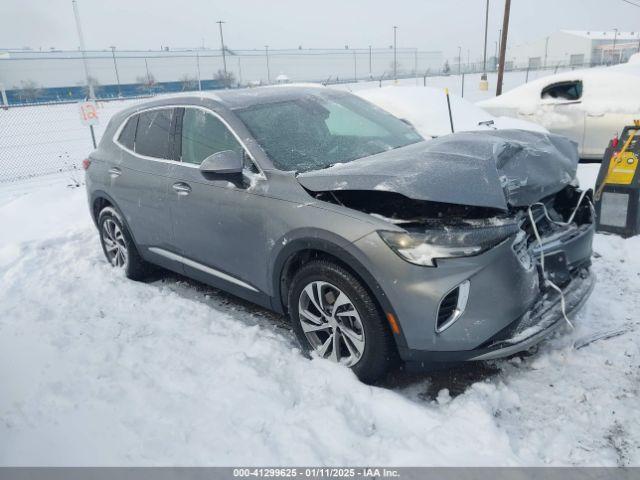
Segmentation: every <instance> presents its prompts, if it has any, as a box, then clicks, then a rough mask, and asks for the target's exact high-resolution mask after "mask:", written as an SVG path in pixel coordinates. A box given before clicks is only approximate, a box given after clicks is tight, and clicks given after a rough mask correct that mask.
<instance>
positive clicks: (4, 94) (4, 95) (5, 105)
mask: <svg viewBox="0 0 640 480" xmlns="http://www.w3.org/2000/svg"><path fill="white" fill-rule="evenodd" d="M0 94H2V108H3V109H4V110H7V109H8V108H9V100H7V91H6V90H5V89H4V84H3V83H0Z"/></svg>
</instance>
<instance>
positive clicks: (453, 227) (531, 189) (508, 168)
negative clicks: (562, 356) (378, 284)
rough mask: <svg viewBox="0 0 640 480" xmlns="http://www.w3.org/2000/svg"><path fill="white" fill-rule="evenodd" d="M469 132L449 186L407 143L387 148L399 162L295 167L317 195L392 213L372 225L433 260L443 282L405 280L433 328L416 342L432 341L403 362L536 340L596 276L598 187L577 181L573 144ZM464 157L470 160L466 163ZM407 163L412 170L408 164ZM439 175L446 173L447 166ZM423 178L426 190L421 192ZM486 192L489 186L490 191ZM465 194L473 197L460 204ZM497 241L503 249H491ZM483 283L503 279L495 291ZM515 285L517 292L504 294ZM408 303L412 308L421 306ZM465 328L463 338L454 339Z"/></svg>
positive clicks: (496, 352)
mask: <svg viewBox="0 0 640 480" xmlns="http://www.w3.org/2000/svg"><path fill="white" fill-rule="evenodd" d="M474 135H476V134H469V135H465V137H464V139H463V141H465V142H467V149H466V153H465V151H463V150H461V149H460V147H459V145H457V147H456V148H457V151H456V153H455V155H454V156H453V157H450V161H451V162H454V163H456V162H457V163H458V164H457V165H455V166H454V167H453V170H454V171H456V172H458V173H460V172H464V173H463V174H462V175H459V176H458V177H457V179H458V180H460V178H462V181H459V182H457V181H456V178H454V177H452V178H450V179H449V181H448V182H447V184H446V185H442V184H437V182H436V184H434V183H432V182H429V181H428V177H427V176H424V175H422V174H418V173H416V169H415V163H421V161H417V162H414V163H410V162H409V163H407V162H406V157H405V154H404V153H403V154H401V155H399V156H397V155H392V157H395V158H396V159H398V160H397V161H396V162H394V161H392V160H391V159H389V160H388V161H387V160H385V161H383V163H388V165H387V166H386V167H385V166H381V165H377V166H376V167H375V168H373V167H372V166H371V165H372V164H371V163H370V162H368V161H367V162H365V163H366V165H367V166H366V167H365V168H364V170H363V172H364V173H362V174H361V175H358V174H356V172H357V170H356V169H355V166H354V165H352V166H350V167H348V170H349V173H348V174H347V175H345V176H341V177H338V176H336V177H333V176H331V175H327V174H326V172H325V173H321V172H320V173H314V172H310V174H308V175H306V174H305V175H306V178H299V181H300V183H301V184H302V185H303V186H304V187H305V188H306V189H307V191H308V192H309V193H310V194H311V195H312V196H314V197H315V198H316V199H318V200H322V201H326V202H330V203H333V204H336V205H340V206H342V207H346V208H349V209H353V210H358V211H360V212H364V213H367V214H369V215H372V216H373V217H376V218H377V219H379V220H383V221H386V222H388V224H389V228H387V229H385V228H380V229H378V231H377V235H378V236H379V237H380V238H381V240H382V241H383V242H384V243H385V244H386V245H387V246H388V247H389V248H390V249H391V250H392V251H393V252H394V253H395V254H396V255H397V256H398V257H400V258H401V259H402V260H403V261H405V262H407V263H409V264H411V265H414V266H417V267H428V268H427V270H425V275H426V276H428V278H430V279H433V280H432V284H433V285H436V286H432V287H430V288H426V287H424V286H423V285H422V284H421V281H420V280H419V279H417V280H416V281H415V282H414V283H413V284H411V285H409V286H408V287H407V288H406V290H407V291H410V292H411V295H413V294H414V293H415V292H416V291H421V289H424V293H423V294H422V295H423V296H422V297H421V298H419V299H417V301H420V302H422V303H423V305H424V310H426V311H427V312H430V313H431V315H432V317H433V330H432V332H433V331H435V333H436V336H435V337H434V338H433V339H430V341H429V342H427V341H423V343H422V345H420V344H419V342H416V345H417V347H418V349H420V350H429V351H428V352H416V351H415V350H416V348H415V347H412V348H413V349H412V348H409V349H408V351H407V352H401V355H402V356H403V357H404V359H405V360H407V361H411V360H418V361H424V360H439V359H442V360H446V361H449V360H476V359H489V358H498V357H503V356H506V355H510V354H512V353H516V352H518V351H521V350H524V349H526V348H529V347H530V346H531V345H533V344H535V343H537V342H538V341H540V340H541V339H542V338H544V337H545V336H546V335H547V334H548V333H550V332H551V331H552V330H553V329H555V328H557V327H559V326H561V325H562V324H564V323H565V321H567V320H568V318H569V317H570V316H571V315H572V314H573V313H574V312H575V311H577V309H578V308H579V307H580V306H581V305H582V304H583V303H584V301H585V300H586V298H588V295H589V294H590V292H591V290H592V288H593V286H594V279H593V277H592V275H591V274H590V272H589V267H590V263H591V260H590V259H591V253H592V239H593V234H594V211H593V207H592V203H591V191H587V192H583V191H581V190H580V189H578V188H577V184H576V182H575V170H576V166H577V155H572V153H571V152H572V151H575V148H573V150H572V149H571V148H569V147H568V146H567V144H566V143H565V142H564V140H563V139H559V138H552V139H547V140H548V141H546V142H545V139H543V138H541V137H539V136H538V135H539V134H535V135H533V138H535V142H534V143H535V148H534V147H533V146H532V144H529V145H525V144H524V142H522V141H521V140H522V138H520V137H518V135H520V134H519V133H518V134H517V135H516V134H508V138H507V139H504V138H500V137H499V136H496V135H491V136H490V138H489V139H487V138H486V137H485V136H483V137H481V138H480V139H479V144H478V145H479V147H478V148H476V147H477V145H476V146H474V144H473V142H471V140H473V139H474V138H478V137H474ZM478 135H480V134H478ZM531 135H532V134H531ZM526 136H527V137H528V138H529V137H530V134H529V133H527V134H526ZM449 137H454V135H451V136H449ZM514 137H518V138H519V140H518V141H514V140H513V138H514ZM450 141H451V140H449V141H448V142H450ZM469 142H471V143H469ZM489 146H490V148H489ZM408 148H415V147H413V146H412V147H408ZM438 150H439V148H438ZM434 151H435V150H431V153H433V152H434ZM470 152H473V153H474V155H471V153H470ZM428 156H430V155H428ZM454 157H455V158H454ZM420 158H424V157H420ZM470 159H473V161H471V160H470ZM383 160H384V159H383ZM554 160H555V161H557V162H558V163H556V164H553V161H554ZM460 162H461V163H460ZM353 163H354V164H355V163H357V162H353ZM394 164H395V165H394ZM462 165H468V166H469V165H470V166H469V169H468V171H465V169H464V168H462ZM390 166H393V167H394V168H392V169H391V171H392V172H393V173H392V174H391V179H389V178H384V175H383V174H382V172H383V171H385V170H386V169H388V168H389V167H390ZM404 166H408V171H409V173H408V174H407V172H406V171H405V172H404V174H403V171H402V169H403V168H404ZM545 169H546V172H545ZM335 173H336V174H338V171H336V172H335ZM474 173H476V174H477V178H476V180H475V182H474V180H473V174H474ZM417 177H420V178H417ZM436 177H437V178H439V179H440V181H443V180H442V177H441V175H436ZM329 178H330V180H329ZM337 180H339V181H337ZM332 182H333V183H332ZM477 183H479V184H481V185H480V186H478V185H476V184H477ZM419 186H421V188H422V189H423V190H420V191H419V192H418V191H417V190H418V189H419ZM431 186H433V187H434V188H433V190H437V191H446V192H447V193H446V195H444V196H443V198H446V199H447V200H449V201H439V200H438V198H437V196H435V195H434V193H433V191H429V188H430V187H431ZM322 187H334V188H324V189H323V188H322ZM367 187H369V188H367ZM465 190H466V191H465ZM479 191H483V192H488V191H491V193H490V195H488V196H486V197H483V196H481V195H480V196H479V195H478V192H479ZM465 198H467V199H470V201H469V202H466V203H465V201H464V199H465ZM451 200H454V201H451ZM493 251H499V252H501V253H500V254H499V256H498V257H496V256H495V255H493V256H492V255H491V252H493ZM506 256H509V257H511V260H509V259H506V258H505V257H506ZM475 258H478V260H475ZM485 258H486V260H484V259H485ZM467 259H468V260H469V262H466V263H468V264H469V265H471V264H473V268H471V267H470V272H469V275H468V277H467V278H462V277H461V275H460V273H459V271H460V269H461V268H464V265H465V261H466V260H467ZM513 259H515V260H513ZM472 260H473V261H472ZM461 262H462V263H461ZM483 262H486V265H484V264H483ZM439 267H440V268H439ZM454 267H455V268H454ZM439 270H441V272H440V273H438V271H439ZM427 271H432V272H433V273H432V274H430V273H427ZM451 272H455V275H453V274H451ZM488 272H491V273H488ZM412 274H413V273H412ZM416 275H419V273H417V274H416ZM441 277H442V278H444V277H446V278H447V281H448V279H449V278H451V279H452V280H451V282H452V283H453V285H450V286H447V285H449V284H448V283H447V282H446V281H442V282H440V280H441ZM438 282H440V283H438ZM488 282H494V283H495V282H497V283H495V285H498V284H499V285H501V291H500V294H499V295H498V294H495V292H494V291H492V290H497V287H495V288H494V286H495V285H491V284H489V283H488ZM440 284H442V285H443V286H442V287H440ZM509 285H511V292H512V293H511V295H512V298H506V295H508V294H509V293H508V292H509V291H510V288H509ZM391 288H392V289H393V288H397V287H396V285H395V284H394V285H393V286H392V287H391ZM452 294H453V295H452ZM405 297H406V296H405ZM406 298H408V297H406ZM462 299H463V300H464V301H463V302H462ZM445 308H448V310H446V311H445V310H443V309H445ZM501 309H504V312H502V311H501ZM406 311H407V312H410V313H407V316H416V314H418V315H419V313H418V312H419V311H420V310H419V309H417V308H411V309H409V308H407V309H406ZM492 312H493V313H492ZM498 318H499V320H498ZM399 320H400V321H401V322H402V317H400V318H399ZM422 323H423V324H424V320H423V321H422ZM403 328H405V327H404V326H403ZM406 330H408V331H411V336H412V341H413V339H414V338H420V334H421V331H420V329H419V328H418V327H415V326H414V325H409V326H408V327H406ZM480 331H481V332H482V333H478V332H480ZM461 337H464V341H466V342H467V343H464V341H459V339H460V338H461ZM423 338H425V339H426V338H427V337H426V336H425V335H423ZM451 350H456V351H455V352H452V351H451ZM439 354H442V355H439ZM425 355H426V356H425Z"/></svg>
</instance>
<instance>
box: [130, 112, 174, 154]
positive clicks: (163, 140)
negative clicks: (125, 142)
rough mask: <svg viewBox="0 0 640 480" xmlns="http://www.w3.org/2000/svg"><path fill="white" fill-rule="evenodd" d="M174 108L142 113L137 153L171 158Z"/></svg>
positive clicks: (138, 129) (137, 130)
mask: <svg viewBox="0 0 640 480" xmlns="http://www.w3.org/2000/svg"><path fill="white" fill-rule="evenodd" d="M173 112H174V109H173V108H166V109H165V108H163V109H159V110H150V111H148V112H142V113H141V114H140V115H139V117H140V118H139V119H138V128H137V129H136V141H135V152H136V153H139V154H140V155H145V156H147V157H154V158H164V159H167V158H170V154H169V132H170V129H171V119H172V116H173Z"/></svg>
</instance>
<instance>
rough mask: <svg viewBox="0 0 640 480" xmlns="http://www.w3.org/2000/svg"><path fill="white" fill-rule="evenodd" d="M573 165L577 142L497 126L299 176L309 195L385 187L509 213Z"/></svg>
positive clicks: (563, 179) (554, 188) (563, 181)
mask: <svg viewBox="0 0 640 480" xmlns="http://www.w3.org/2000/svg"><path fill="white" fill-rule="evenodd" d="M577 165H578V152H577V149H576V146H575V144H574V143H572V142H571V141H570V140H568V139H566V138H564V137H560V136H558V135H552V134H544V133H538V132H529V131H524V130H496V131H490V132H462V133H455V134H451V135H447V136H444V137H440V138H436V139H433V140H429V141H426V142H419V143H416V144H413V145H409V146H407V147H404V148H399V149H396V150H389V151H386V152H382V153H379V154H377V155H372V156H370V157H365V158H361V159H358V160H354V161H352V162H349V163H344V164H337V165H334V166H332V167H330V168H327V169H324V170H315V171H311V172H305V173H301V174H299V175H298V176H297V178H298V181H299V182H300V184H302V186H304V187H305V188H306V189H308V190H311V191H314V192H319V191H330V190H382V191H390V192H395V193H399V194H402V195H404V196H406V197H409V198H412V199H414V200H427V201H432V202H443V203H453V204H458V205H469V206H477V207H490V208H497V209H501V210H505V211H506V210H508V208H509V207H523V206H528V205H531V204H532V203H535V202H537V201H539V200H540V199H541V198H544V197H546V196H548V195H552V194H554V193H557V192H559V191H560V190H562V189H563V188H564V187H565V186H566V185H568V184H569V183H571V181H572V180H573V178H574V177H575V174H576V169H577Z"/></svg>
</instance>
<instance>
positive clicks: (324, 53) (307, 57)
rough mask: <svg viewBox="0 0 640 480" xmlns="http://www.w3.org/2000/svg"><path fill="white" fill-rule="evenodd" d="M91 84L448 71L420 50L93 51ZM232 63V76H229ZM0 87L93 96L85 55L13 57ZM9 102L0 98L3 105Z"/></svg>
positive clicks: (166, 87) (128, 92)
mask: <svg viewBox="0 0 640 480" xmlns="http://www.w3.org/2000/svg"><path fill="white" fill-rule="evenodd" d="M86 56H87V65H88V70H89V83H90V84H91V86H92V87H93V90H94V91H95V95H96V97H97V98H100V99H108V98H119V97H131V96H138V95H149V94H157V93H168V92H178V91H189V90H198V89H202V90H209V89H214V88H223V87H238V86H250V85H264V84H271V83H282V82H289V81H291V82H305V81H313V82H324V83H327V82H333V83H336V82H337V83H340V82H345V81H349V82H353V81H357V80H364V79H371V78H380V77H385V78H390V77H392V76H393V75H394V72H395V75H396V76H398V77H406V76H409V75H411V76H415V75H418V74H420V73H421V72H425V71H432V72H434V71H438V70H439V69H440V68H441V67H442V64H443V63H442V54H441V52H436V51H419V50H418V49H415V48H403V49H398V50H397V51H396V52H395V53H394V50H393V49H389V48H386V49H373V48H371V49H368V48H367V49H350V48H345V49H341V50H335V49H334V50H326V49H317V50H313V49H305V50H302V49H300V50H269V49H268V48H265V49H264V50H226V51H225V56H224V58H223V56H222V54H221V52H220V51H213V50H190V51H160V52H137V51H135V52H134V51H130V52H120V51H116V50H113V51H100V52H86ZM225 64H226V75H225ZM0 85H4V90H5V95H6V99H7V102H8V103H9V104H10V105H12V104H25V103H43V102H65V101H77V100H79V99H82V98H84V97H86V96H87V94H88V88H87V78H86V75H85V71H84V67H83V60H82V56H81V54H80V52H56V51H54V52H31V51H20V52H8V53H7V54H5V55H3V56H2V57H0ZM1 103H2V99H0V104H1Z"/></svg>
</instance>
